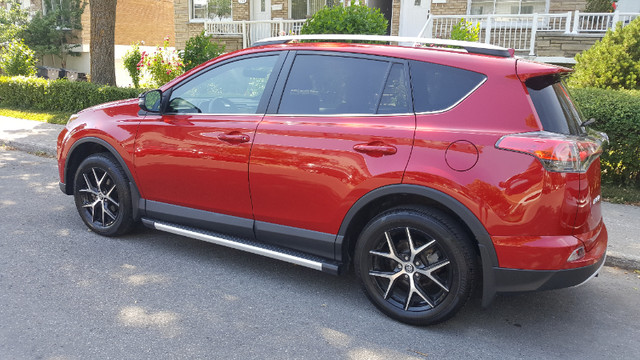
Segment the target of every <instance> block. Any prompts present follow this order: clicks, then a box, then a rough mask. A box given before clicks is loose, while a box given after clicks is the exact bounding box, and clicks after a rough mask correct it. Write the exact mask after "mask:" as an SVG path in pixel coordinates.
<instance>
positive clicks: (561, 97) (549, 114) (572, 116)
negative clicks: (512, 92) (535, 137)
mask: <svg viewBox="0 0 640 360" xmlns="http://www.w3.org/2000/svg"><path fill="white" fill-rule="evenodd" d="M526 85H527V90H529V95H530V96H531V101H533V105H534V106H535V108H536V112H537V113H538V117H539V118H540V122H541V123H542V127H543V128H544V130H546V131H550V132H555V133H560V134H573V135H579V134H581V133H582V132H583V131H582V129H581V127H580V124H581V123H582V121H581V120H580V114H579V113H578V111H577V110H576V108H575V106H573V103H572V102H571V98H570V97H569V93H568V92H567V89H566V88H565V87H564V85H563V84H562V82H561V81H560V78H559V77H558V76H541V77H536V78H532V79H529V80H527V82H526Z"/></svg>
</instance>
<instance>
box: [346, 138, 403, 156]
mask: <svg viewBox="0 0 640 360" xmlns="http://www.w3.org/2000/svg"><path fill="white" fill-rule="evenodd" d="M353 150H355V151H357V152H361V153H365V154H368V155H371V156H374V157H380V156H383V155H393V154H395V153H397V152H398V149H397V148H396V147H395V146H393V145H387V144H385V143H383V142H379V141H376V142H372V143H368V144H356V145H354V146H353Z"/></svg>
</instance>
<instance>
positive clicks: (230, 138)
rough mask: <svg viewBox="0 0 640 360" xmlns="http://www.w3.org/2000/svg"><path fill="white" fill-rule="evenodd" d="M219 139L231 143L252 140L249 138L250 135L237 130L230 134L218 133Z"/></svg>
mask: <svg viewBox="0 0 640 360" xmlns="http://www.w3.org/2000/svg"><path fill="white" fill-rule="evenodd" d="M218 139H220V140H222V141H226V142H230V143H245V142H249V140H251V138H249V135H245V134H241V133H239V132H237V131H234V132H231V133H228V134H220V135H218Z"/></svg>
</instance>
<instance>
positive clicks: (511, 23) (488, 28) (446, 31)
mask: <svg viewBox="0 0 640 360" xmlns="http://www.w3.org/2000/svg"><path fill="white" fill-rule="evenodd" d="M637 16H640V14H637V13H619V12H614V13H581V12H579V11H576V12H575V13H572V12H567V13H564V14H526V15H524V14H523V15H509V14H504V15H503V14H494V15H430V16H428V18H427V21H426V23H425V25H424V27H423V28H422V31H421V32H420V34H419V35H418V36H420V37H427V38H431V37H435V38H450V37H451V30H452V29H453V27H454V26H455V25H456V24H457V23H459V22H460V20H462V19H465V20H466V21H470V22H472V23H473V24H474V25H477V24H478V23H479V24H480V33H479V36H478V41H481V42H485V43H487V44H493V45H498V46H503V47H506V48H513V49H515V50H516V51H529V55H532V56H533V55H535V51H534V50H535V39H536V35H537V33H538V32H562V33H565V34H597V33H605V32H606V31H607V30H609V29H613V30H615V27H616V26H618V25H621V26H625V25H627V24H628V23H629V22H630V21H631V20H633V19H635V18H636V17H637ZM572 24H573V27H572Z"/></svg>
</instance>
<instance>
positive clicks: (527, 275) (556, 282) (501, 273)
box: [493, 254, 606, 293]
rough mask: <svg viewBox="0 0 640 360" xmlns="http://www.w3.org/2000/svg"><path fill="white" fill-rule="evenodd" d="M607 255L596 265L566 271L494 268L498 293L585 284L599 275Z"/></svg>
mask: <svg viewBox="0 0 640 360" xmlns="http://www.w3.org/2000/svg"><path fill="white" fill-rule="evenodd" d="M605 258H606V255H604V254H603V255H602V257H601V258H600V259H599V260H598V261H597V262H596V263H594V264H592V265H589V266H584V267H580V268H574V269H565V270H519V269H504V268H494V269H493V273H494V278H495V291H496V292H498V293H509V292H526V291H537V290H552V289H561V288H567V287H571V286H577V285H581V284H583V283H585V282H586V281H588V280H590V279H591V278H593V277H594V276H596V275H597V274H598V272H599V271H600V268H602V266H603V265H604V261H605Z"/></svg>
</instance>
